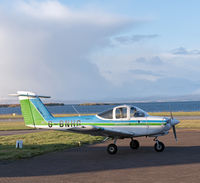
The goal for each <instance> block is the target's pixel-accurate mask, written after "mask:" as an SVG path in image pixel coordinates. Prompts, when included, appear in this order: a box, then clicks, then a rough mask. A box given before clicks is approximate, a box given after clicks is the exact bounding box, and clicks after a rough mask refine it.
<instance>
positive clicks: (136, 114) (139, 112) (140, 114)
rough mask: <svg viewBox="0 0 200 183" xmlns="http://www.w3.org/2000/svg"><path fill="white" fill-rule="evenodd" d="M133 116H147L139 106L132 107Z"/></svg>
mask: <svg viewBox="0 0 200 183" xmlns="http://www.w3.org/2000/svg"><path fill="white" fill-rule="evenodd" d="M131 117H145V113H144V112H143V111H142V110H139V109H138V108H135V107H131Z"/></svg>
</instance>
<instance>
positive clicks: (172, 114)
mask: <svg viewBox="0 0 200 183" xmlns="http://www.w3.org/2000/svg"><path fill="white" fill-rule="evenodd" d="M170 116H171V119H174V117H173V114H172V111H170Z"/></svg>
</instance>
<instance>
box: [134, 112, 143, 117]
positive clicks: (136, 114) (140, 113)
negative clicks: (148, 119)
mask: <svg viewBox="0 0 200 183" xmlns="http://www.w3.org/2000/svg"><path fill="white" fill-rule="evenodd" d="M144 116H145V114H144V113H143V112H142V111H137V112H136V113H135V114H134V117H144Z"/></svg>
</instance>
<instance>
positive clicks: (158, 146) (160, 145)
mask: <svg viewBox="0 0 200 183" xmlns="http://www.w3.org/2000/svg"><path fill="white" fill-rule="evenodd" d="M154 149H155V151H156V152H162V151H164V149H165V145H164V144H163V143H162V142H160V141H158V140H156V143H155V145H154Z"/></svg>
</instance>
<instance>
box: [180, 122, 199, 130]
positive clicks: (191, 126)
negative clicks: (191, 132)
mask: <svg viewBox="0 0 200 183" xmlns="http://www.w3.org/2000/svg"><path fill="white" fill-rule="evenodd" d="M176 127H177V128H188V129H200V120H180V123H179V124H178V125H176Z"/></svg>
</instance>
